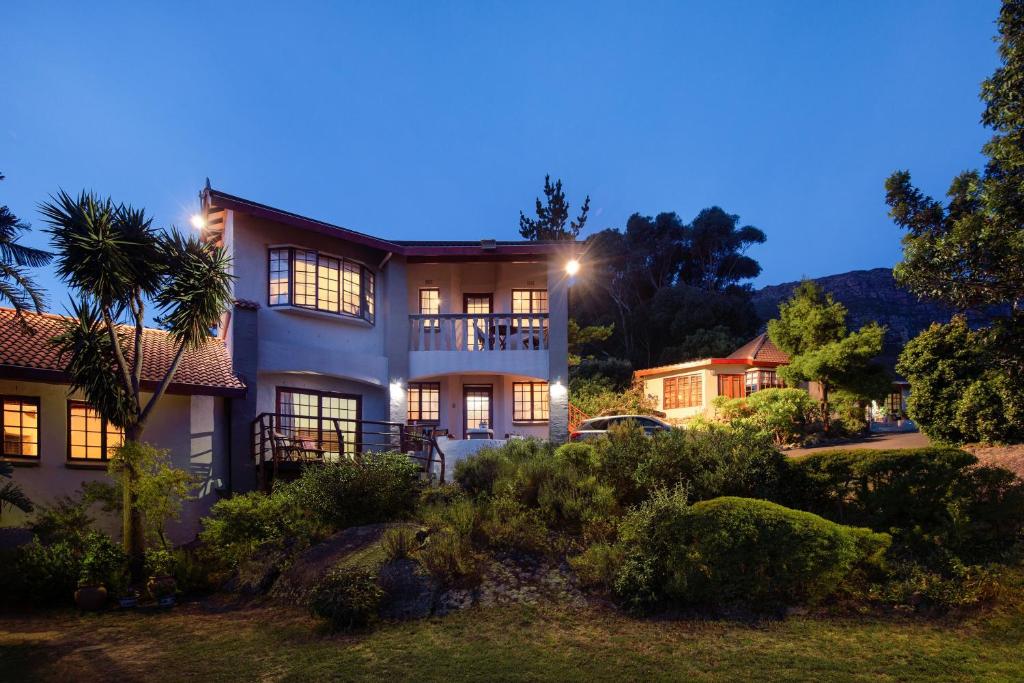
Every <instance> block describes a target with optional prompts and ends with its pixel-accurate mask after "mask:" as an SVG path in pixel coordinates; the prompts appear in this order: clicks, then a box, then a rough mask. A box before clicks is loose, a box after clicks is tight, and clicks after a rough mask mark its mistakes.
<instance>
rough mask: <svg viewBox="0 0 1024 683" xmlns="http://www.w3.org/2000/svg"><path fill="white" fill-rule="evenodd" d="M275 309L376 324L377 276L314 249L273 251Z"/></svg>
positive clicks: (271, 282)
mask: <svg viewBox="0 0 1024 683" xmlns="http://www.w3.org/2000/svg"><path fill="white" fill-rule="evenodd" d="M269 255H270V258H269V270H268V273H269V275H268V277H269V281H268V286H269V289H268V293H269V301H268V303H269V304H270V305H271V306H288V305H291V306H299V307H301V308H311V309H315V310H318V311H325V312H327V313H336V314H338V315H346V316H352V317H355V318H362V319H363V320H367V321H369V322H373V321H374V311H375V306H374V294H375V293H374V275H373V271H371V270H370V269H369V268H367V267H366V266H364V265H362V264H360V263H357V262H356V261H350V260H349V259H345V258H340V257H337V256H328V255H326V254H320V253H318V252H316V251H313V250H311V249H296V248H294V247H277V248H274V249H271V250H270V251H269Z"/></svg>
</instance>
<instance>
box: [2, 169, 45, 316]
mask: <svg viewBox="0 0 1024 683" xmlns="http://www.w3.org/2000/svg"><path fill="white" fill-rule="evenodd" d="M3 179H4V175H3V174H2V173H0V180H3ZM29 230H30V228H29V225H28V223H26V222H24V221H22V220H21V219H20V218H18V217H17V216H16V215H14V213H13V212H12V211H11V210H10V209H9V208H7V207H6V206H0V301H6V302H7V303H9V304H10V305H11V306H13V307H14V310H15V311H17V312H18V314H19V315H20V314H21V313H22V311H24V310H26V309H29V308H33V309H35V311H36V312H37V313H41V312H42V311H43V308H44V303H45V302H44V297H43V292H42V290H41V289H40V288H39V286H38V285H37V284H36V282H35V280H33V279H32V276H31V275H29V274H28V270H27V269H28V268H41V267H43V266H45V265H47V264H48V263H49V262H50V260H51V259H52V258H53V254H51V253H49V252H46V251H43V250H41V249H34V248H32V247H27V246H25V245H24V244H20V243H19V242H18V240H19V239H20V238H21V236H22V235H24V234H25V233H26V232H28V231H29Z"/></svg>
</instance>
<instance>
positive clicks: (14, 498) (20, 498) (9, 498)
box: [0, 460, 32, 514]
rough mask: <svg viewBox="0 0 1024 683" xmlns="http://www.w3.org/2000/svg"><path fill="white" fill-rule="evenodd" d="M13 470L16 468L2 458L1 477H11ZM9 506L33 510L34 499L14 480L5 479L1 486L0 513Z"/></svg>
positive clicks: (26, 510)
mask: <svg viewBox="0 0 1024 683" xmlns="http://www.w3.org/2000/svg"><path fill="white" fill-rule="evenodd" d="M13 472H14V468H13V467H11V466H10V464H8V463H6V462H3V461H2V460H0V477H5V478H7V479H10V478H11V474H12V473H13ZM8 507H15V508H18V509H19V510H21V511H22V512H32V501H30V500H29V499H28V496H26V495H25V492H24V491H22V490H21V487H20V486H18V485H17V484H15V483H14V482H13V481H5V482H4V483H3V485H2V486H0V514H2V513H3V511H4V508H8Z"/></svg>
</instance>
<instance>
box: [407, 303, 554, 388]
mask: <svg viewBox="0 0 1024 683" xmlns="http://www.w3.org/2000/svg"><path fill="white" fill-rule="evenodd" d="M548 344H549V341H548V315H547V313H448V314H445V313H442V314H438V315H410V316H409V359H410V376H411V377H413V378H415V377H425V376H429V375H438V374H445V373H449V372H496V373H515V374H521V375H528V376H532V377H539V378H546V377H547V369H548V354H547V352H548Z"/></svg>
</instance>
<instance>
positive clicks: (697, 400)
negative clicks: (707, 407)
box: [662, 373, 704, 410]
mask: <svg viewBox="0 0 1024 683" xmlns="http://www.w3.org/2000/svg"><path fill="white" fill-rule="evenodd" d="M703 387H704V381H703V379H702V378H701V376H700V373H694V374H690V375H682V376H681V377H666V378H665V379H664V381H663V385H662V400H663V402H664V405H665V409H666V410H668V409H671V408H696V407H699V406H701V405H703V403H704V400H703V396H702V395H701V394H702V390H703Z"/></svg>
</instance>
